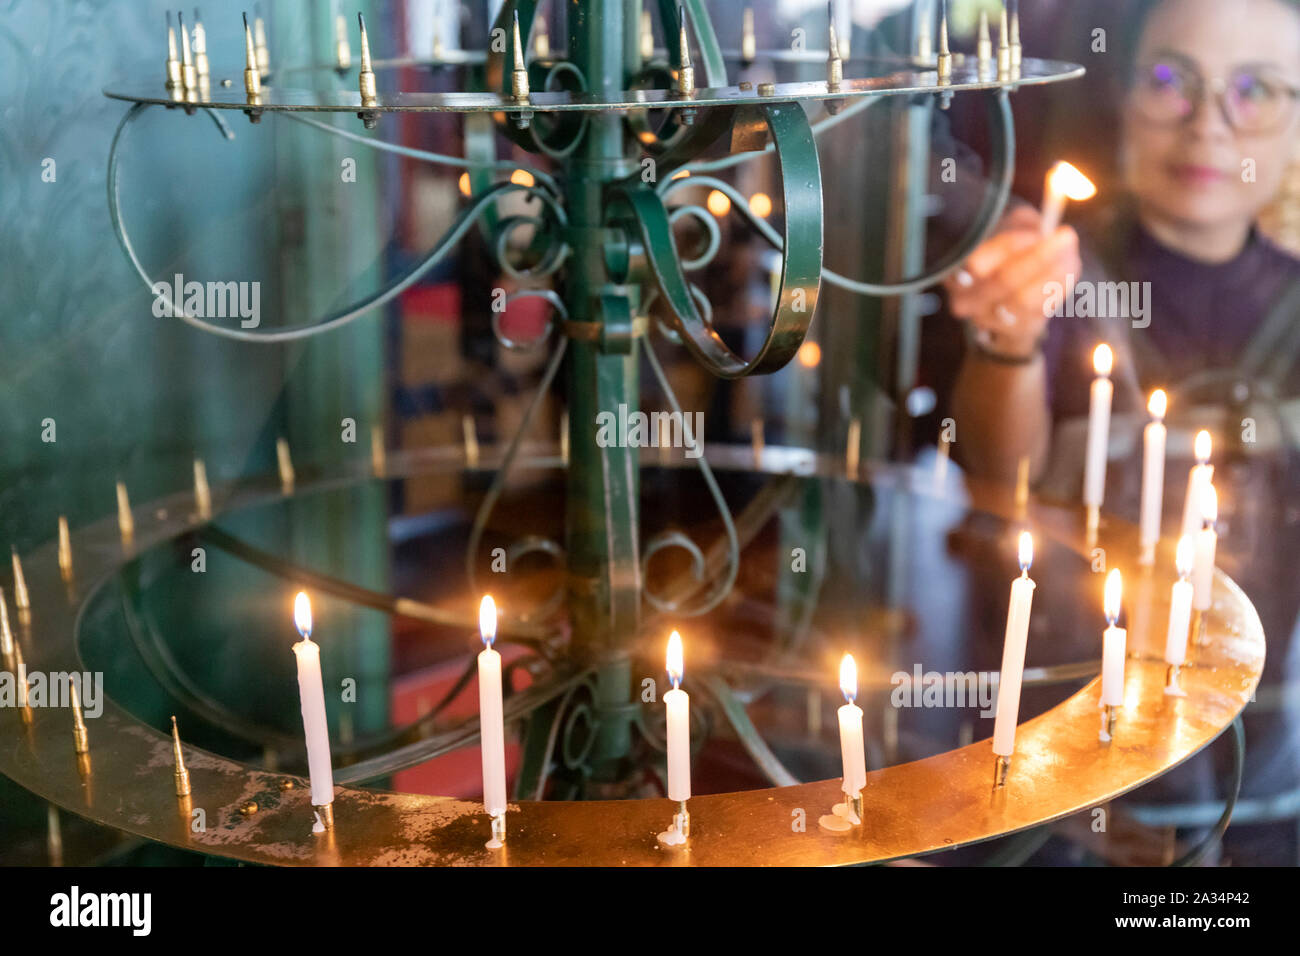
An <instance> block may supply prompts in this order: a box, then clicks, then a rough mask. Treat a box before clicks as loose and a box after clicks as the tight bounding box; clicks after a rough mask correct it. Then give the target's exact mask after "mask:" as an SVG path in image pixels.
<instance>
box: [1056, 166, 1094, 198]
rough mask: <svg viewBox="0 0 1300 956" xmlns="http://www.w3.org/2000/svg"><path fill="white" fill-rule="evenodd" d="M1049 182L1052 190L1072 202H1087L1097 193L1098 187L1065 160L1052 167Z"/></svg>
mask: <svg viewBox="0 0 1300 956" xmlns="http://www.w3.org/2000/svg"><path fill="white" fill-rule="evenodd" d="M1047 182H1048V188H1049V189H1051V190H1052V192H1054V193H1056V194H1057V195H1059V196H1064V197H1065V198H1066V199H1068V200H1070V201H1071V202H1087V201H1088V200H1089V199H1091V198H1092V197H1093V196H1095V195H1097V187H1096V186H1095V185H1094V184H1093V182H1092V180H1091V179H1089V178H1088V177H1087V176H1085V175H1084V174H1083V173H1081V172H1080V171H1079V170H1078V168H1077V167H1075V166H1072V165H1071V164H1070V163H1067V162H1065V161H1064V160H1062V161H1061V162H1059V163H1057V164H1056V165H1055V166H1053V167H1052V171H1051V172H1050V173H1048V176H1047Z"/></svg>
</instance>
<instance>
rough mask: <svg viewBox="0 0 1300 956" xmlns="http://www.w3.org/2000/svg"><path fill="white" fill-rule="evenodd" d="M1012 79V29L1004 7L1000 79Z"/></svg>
mask: <svg viewBox="0 0 1300 956" xmlns="http://www.w3.org/2000/svg"><path fill="white" fill-rule="evenodd" d="M1010 78H1011V27H1010V25H1009V23H1008V21H1007V7H1006V4H1003V5H1002V21H1001V23H999V24H998V79H1000V80H1008V79H1010Z"/></svg>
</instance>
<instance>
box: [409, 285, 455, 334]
mask: <svg viewBox="0 0 1300 956" xmlns="http://www.w3.org/2000/svg"><path fill="white" fill-rule="evenodd" d="M401 303H402V315H403V316H404V317H406V318H407V319H412V320H416V321H424V322H448V323H451V324H459V323H460V286H459V285H458V284H457V283H455V282H440V283H438V284H437V285H417V286H414V287H412V288H410V289H407V290H406V291H405V292H403V293H402V296H401Z"/></svg>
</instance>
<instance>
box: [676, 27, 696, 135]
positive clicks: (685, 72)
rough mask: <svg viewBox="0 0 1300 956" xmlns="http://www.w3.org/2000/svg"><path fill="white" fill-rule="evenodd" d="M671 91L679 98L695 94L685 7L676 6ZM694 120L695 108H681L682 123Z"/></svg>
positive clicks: (693, 67)
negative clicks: (673, 75)
mask: <svg viewBox="0 0 1300 956" xmlns="http://www.w3.org/2000/svg"><path fill="white" fill-rule="evenodd" d="M673 93H674V95H676V96H677V97H678V98H679V99H684V100H689V99H692V98H693V97H694V96H695V66H694V65H693V64H692V63H691V44H690V42H689V41H688V40H687V38H686V9H685V7H681V6H679V7H678V8H677V83H676V85H675V86H674V87H673ZM694 122H695V110H693V109H684V110H682V123H684V124H685V125H687V126H690V125H691V124H692V123H694Z"/></svg>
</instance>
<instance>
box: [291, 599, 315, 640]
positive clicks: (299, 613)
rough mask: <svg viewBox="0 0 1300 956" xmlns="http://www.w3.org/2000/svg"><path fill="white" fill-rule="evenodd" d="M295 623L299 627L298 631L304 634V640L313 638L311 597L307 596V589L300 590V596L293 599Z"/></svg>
mask: <svg viewBox="0 0 1300 956" xmlns="http://www.w3.org/2000/svg"><path fill="white" fill-rule="evenodd" d="M293 623H294V624H296V625H297V627H298V633H299V634H301V635H302V637H303V640H305V641H310V640H311V599H310V598H309V597H307V592H306V591H299V592H298V596H297V597H296V598H294V599H293Z"/></svg>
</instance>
